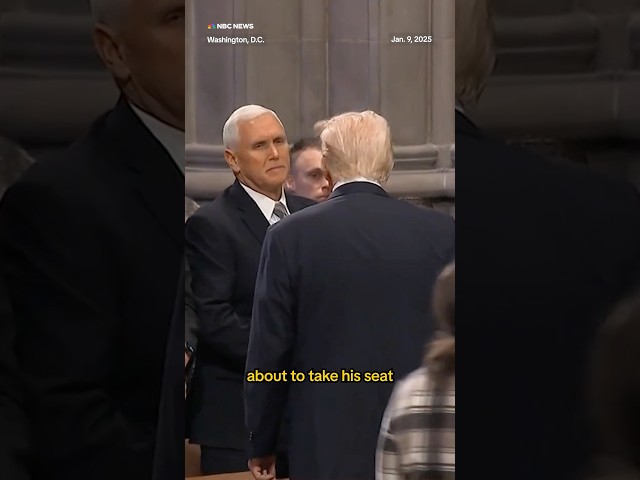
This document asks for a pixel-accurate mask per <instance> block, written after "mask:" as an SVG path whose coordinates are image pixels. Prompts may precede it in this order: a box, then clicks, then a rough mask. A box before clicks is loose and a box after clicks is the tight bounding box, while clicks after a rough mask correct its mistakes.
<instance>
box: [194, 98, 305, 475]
mask: <svg viewBox="0 0 640 480" xmlns="http://www.w3.org/2000/svg"><path fill="white" fill-rule="evenodd" d="M222 136H223V142H224V147H225V151H224V156H225V159H226V161H227V164H228V165H229V168H230V169H231V171H232V172H233V174H234V175H235V177H236V181H235V182H234V183H233V185H231V186H230V187H228V188H227V189H226V190H225V191H224V192H223V193H222V195H220V196H219V197H217V198H216V199H215V200H214V201H213V202H211V203H208V204H206V205H204V206H203V207H201V208H200V209H199V210H198V211H197V212H196V213H195V214H194V215H193V216H192V217H191V218H190V219H189V220H188V221H187V226H186V235H185V239H186V247H187V257H188V261H189V265H190V267H191V275H192V279H191V286H192V290H193V296H194V299H195V305H196V313H197V316H198V322H199V324H198V350H197V352H196V369H195V373H194V377H193V381H192V385H191V392H190V395H189V397H190V400H192V403H191V404H190V405H189V411H190V434H191V437H190V441H191V442H192V443H196V444H199V445H200V446H201V450H202V457H201V458H202V460H201V466H202V473H204V474H217V473H228V472H240V471H246V469H247V459H248V452H247V449H246V447H247V443H248V439H247V434H246V429H245V418H244V406H243V400H242V382H243V379H244V365H245V360H246V356H247V345H248V343H249V326H250V324H251V312H252V306H253V289H254V282H255V278H256V274H257V271H258V262H259V260H260V250H261V248H262V241H263V239H264V236H265V234H266V232H267V228H268V227H269V225H272V224H274V223H276V222H279V221H280V220H281V219H282V218H284V217H285V216H287V215H289V214H292V213H295V212H297V211H298V210H300V209H302V208H304V207H307V206H309V205H312V204H314V202H313V201H311V200H308V199H306V198H302V197H297V196H295V195H291V194H289V193H286V192H285V191H284V189H283V185H284V183H285V180H286V179H287V175H288V174H289V145H288V143H287V134H286V132H285V129H284V126H283V125H282V122H281V121H280V119H279V118H278V116H277V115H276V114H275V112H273V111H272V110H269V109H267V108H264V107H262V106H259V105H245V106H243V107H240V108H238V109H237V110H236V111H234V112H233V113H232V114H231V116H230V117H229V119H228V120H227V121H226V123H225V125H224V128H223V133H222ZM279 453H280V452H279ZM281 465H282V468H283V469H284V468H285V465H286V460H285V459H284V458H283V459H282V460H281ZM281 473H284V474H286V471H283V472H281Z"/></svg>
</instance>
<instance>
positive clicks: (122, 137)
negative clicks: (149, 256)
mask: <svg viewBox="0 0 640 480" xmlns="http://www.w3.org/2000/svg"><path fill="white" fill-rule="evenodd" d="M105 122H106V123H105V128H106V131H105V134H104V136H103V140H104V143H105V145H104V148H105V150H107V151H111V153H112V154H114V155H115V156H116V158H117V159H119V160H121V161H122V162H123V163H124V164H125V166H126V167H127V169H128V171H129V172H130V177H129V180H130V185H131V186H132V188H133V189H134V190H135V191H136V193H137V194H138V195H139V197H140V200H141V202H142V203H143V205H144V206H145V208H146V209H147V211H148V212H149V214H150V216H152V217H153V218H154V220H155V221H156V222H157V223H158V224H159V226H160V227H161V228H162V229H163V230H164V231H165V232H166V233H167V234H168V235H169V236H170V237H171V238H172V239H173V240H174V241H175V242H176V243H177V244H178V245H179V246H183V245H184V207H183V205H184V177H183V176H182V172H180V170H179V169H178V167H177V166H176V165H175V162H174V161H173V159H172V158H171V156H170V155H169V153H168V152H167V151H166V150H165V148H164V147H163V146H162V144H161V143H160V142H159V141H158V140H157V139H156V138H155V137H154V136H153V134H152V133H151V132H150V131H149V130H148V129H147V128H146V127H145V126H144V124H143V123H142V121H140V119H139V118H138V117H137V116H136V114H135V113H134V112H133V110H132V109H131V107H130V106H129V105H128V104H127V102H126V101H125V100H124V99H122V98H121V99H120V101H119V102H118V104H117V105H116V107H115V108H114V110H113V111H112V112H111V113H110V114H109V115H108V116H107V118H106V120H105Z"/></svg>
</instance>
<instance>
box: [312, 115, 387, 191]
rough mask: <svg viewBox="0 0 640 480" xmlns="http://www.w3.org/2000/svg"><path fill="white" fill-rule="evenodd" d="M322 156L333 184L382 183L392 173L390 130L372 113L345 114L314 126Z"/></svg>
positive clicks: (378, 116) (381, 119) (384, 122)
mask: <svg viewBox="0 0 640 480" xmlns="http://www.w3.org/2000/svg"><path fill="white" fill-rule="evenodd" d="M315 131H316V135H318V136H319V137H320V140H321V142H322V155H323V159H324V163H325V166H326V168H327V171H328V172H329V175H331V178H332V179H333V181H334V182H337V181H341V180H348V179H351V178H356V177H364V178H366V179H368V180H375V181H377V182H380V183H384V182H386V181H387V180H388V178H389V175H390V174H391V170H393V149H392V146H391V130H390V128H389V124H388V123H387V121H386V120H385V119H384V117H382V116H380V115H378V114H377V113H375V112H372V111H371V110H367V111H364V112H347V113H343V114H340V115H336V116H335V117H332V118H330V119H328V120H321V121H320V122H317V123H316V125H315Z"/></svg>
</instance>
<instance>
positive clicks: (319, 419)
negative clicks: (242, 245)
mask: <svg viewBox="0 0 640 480" xmlns="http://www.w3.org/2000/svg"><path fill="white" fill-rule="evenodd" d="M321 128H322V131H321V132H320V138H321V141H322V152H323V157H324V164H325V166H326V168H327V170H328V172H329V175H330V176H331V178H332V179H333V181H334V182H335V184H334V187H333V192H332V193H331V195H330V196H329V199H328V200H327V201H325V202H323V203H321V204H318V205H317V206H314V207H313V208H309V209H307V210H304V211H302V212H300V213H298V214H296V215H293V216H291V217H289V218H285V219H284V220H283V221H282V222H280V223H278V224H277V225H274V226H273V227H272V228H270V229H269V231H268V232H267V235H266V238H265V240H264V246H263V249H262V256H261V259H260V267H259V269H258V277H257V279H256V289H255V298H254V306H253V317H252V322H251V334H250V341H249V350H248V355H247V364H246V372H247V374H250V373H255V371H256V370H258V371H260V372H287V374H288V375H291V374H292V371H295V372H296V378H288V379H287V381H281V382H270V383H266V382H251V381H249V380H250V377H248V378H247V382H246V383H245V405H246V410H247V411H246V417H247V426H248V428H249V430H250V433H249V438H250V442H251V457H252V459H251V461H250V464H249V466H250V469H251V471H252V473H253V475H254V477H255V478H261V477H260V476H261V475H263V476H266V477H268V476H269V475H272V474H273V471H274V470H275V471H276V472H277V470H278V462H277V459H275V457H274V453H275V451H276V445H277V438H278V435H279V434H280V432H279V427H280V420H281V418H282V417H283V415H287V414H288V415H290V422H289V428H288V430H287V432H286V434H287V436H288V439H289V474H290V478H291V479H292V480H296V479H309V478H313V479H314V480H369V479H372V478H374V477H375V453H376V443H377V437H378V432H379V429H380V422H381V420H382V416H383V413H384V410H385V407H386V405H387V401H388V399H389V396H390V395H391V391H392V389H393V381H394V380H398V379H400V378H402V377H403V376H404V375H406V374H408V373H410V372H411V371H413V370H415V368H416V367H417V366H419V365H420V363H421V360H422V354H423V348H424V344H425V342H426V341H427V340H428V339H429V337H430V335H431V334H432V332H433V330H434V325H433V321H432V319H431V316H430V314H429V312H430V311H431V309H430V305H429V303H430V301H429V298H428V295H426V294H425V292H430V291H431V290H432V287H433V285H434V282H435V279H436V277H437V275H438V273H439V272H440V271H441V270H442V269H443V268H444V266H445V265H447V264H448V263H449V262H450V261H451V260H452V259H453V255H454V223H453V219H452V218H451V217H449V216H446V215H444V214H442V213H439V212H436V211H434V210H430V209H424V208H419V207H416V206H413V205H410V204H408V203H406V202H403V201H401V200H397V199H393V198H391V197H389V195H388V194H387V193H386V192H385V191H384V189H383V188H382V184H383V183H384V182H385V181H386V180H387V178H388V177H389V175H390V174H391V170H392V168H393V156H392V148H391V134H390V131H389V127H388V125H387V122H386V120H385V119H384V118H383V117H381V116H380V115H377V114H375V113H373V112H371V111H366V112H362V113H353V112H351V113H345V114H342V115H338V116H336V117H334V118H332V119H330V120H329V121H327V122H323V123H322V126H321ZM311 370H312V371H313V373H312V372H311ZM323 372H324V375H323ZM374 372H375V373H376V374H377V375H378V377H377V378H376V380H382V383H380V382H378V381H371V378H370V375H371V373H374ZM331 374H333V378H331V377H330V376H329V375H331Z"/></svg>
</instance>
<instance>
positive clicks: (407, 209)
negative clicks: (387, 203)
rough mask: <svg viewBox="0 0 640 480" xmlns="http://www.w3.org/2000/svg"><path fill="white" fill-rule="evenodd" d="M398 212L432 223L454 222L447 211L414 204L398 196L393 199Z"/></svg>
mask: <svg viewBox="0 0 640 480" xmlns="http://www.w3.org/2000/svg"><path fill="white" fill-rule="evenodd" d="M391 200H392V201H393V202H394V206H395V208H396V209H397V210H398V212H402V213H403V214H405V215H407V216H410V217H413V218H414V219H415V220H416V221H422V222H428V223H431V224H441V225H449V224H453V218H452V217H451V216H450V215H447V214H446V213H443V212H440V211H438V210H435V209H433V208H429V207H421V206H418V205H412V204H410V203H408V202H406V201H404V200H400V199H397V198H393V199H391Z"/></svg>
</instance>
